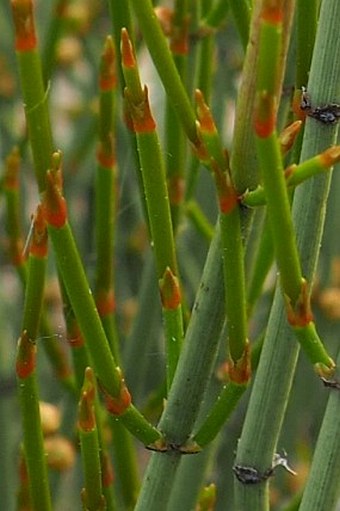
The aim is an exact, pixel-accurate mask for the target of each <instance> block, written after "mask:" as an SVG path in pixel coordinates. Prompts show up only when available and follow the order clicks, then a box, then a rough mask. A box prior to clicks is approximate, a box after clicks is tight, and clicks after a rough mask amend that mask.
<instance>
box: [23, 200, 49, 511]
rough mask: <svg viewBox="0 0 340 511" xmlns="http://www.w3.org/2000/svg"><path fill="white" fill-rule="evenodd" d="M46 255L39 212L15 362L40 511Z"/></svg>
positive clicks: (43, 504)
mask: <svg viewBox="0 0 340 511" xmlns="http://www.w3.org/2000/svg"><path fill="white" fill-rule="evenodd" d="M46 255H47V231H46V224H45V221H44V218H43V215H42V211H41V209H38V211H37V214H36V217H35V220H34V230H33V240H32V244H31V247H30V258H29V267H28V280H27V285H26V293H25V305H24V316H23V321H22V333H21V335H20V338H19V341H18V348H17V360H16V373H17V380H18V391H19V397H20V407H21V413H22V423H23V437H24V442H23V443H24V458H25V462H26V465H27V472H28V477H29V488H30V495H31V499H32V506H33V507H34V509H36V510H37V511H44V510H45V511H48V510H50V509H52V506H51V496H50V491H49V486H48V477H47V467H46V456H45V451H44V444H43V433H42V429H41V423H40V412H39V396H38V388H37V382H36V349H37V347H36V339H37V334H38V329H39V321H40V315H41V310H42V303H43V291H44V282H45V280H44V277H45V267H46Z"/></svg>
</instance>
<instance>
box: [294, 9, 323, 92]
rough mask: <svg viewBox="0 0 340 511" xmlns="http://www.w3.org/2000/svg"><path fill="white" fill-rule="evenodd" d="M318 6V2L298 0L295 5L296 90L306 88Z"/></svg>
mask: <svg viewBox="0 0 340 511" xmlns="http://www.w3.org/2000/svg"><path fill="white" fill-rule="evenodd" d="M319 6H320V2H319V0H298V2H297V3H296V22H297V23H296V25H297V45H296V87H297V88H298V89H301V87H302V86H304V87H306V86H307V83H308V75H309V70H310V63H311V60H312V55H313V48H314V42H315V35H316V29H317V24H318V13H319Z"/></svg>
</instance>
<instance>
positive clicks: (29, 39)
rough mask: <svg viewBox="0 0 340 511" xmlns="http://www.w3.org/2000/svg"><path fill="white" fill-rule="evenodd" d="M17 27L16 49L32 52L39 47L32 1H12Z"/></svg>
mask: <svg viewBox="0 0 340 511" xmlns="http://www.w3.org/2000/svg"><path fill="white" fill-rule="evenodd" d="M11 3H12V12H13V20H14V26H15V49H16V50H17V51H19V52H26V51H32V50H33V49H35V48H36V46H37V37H36V33H35V24H34V15H33V2H32V0H12V2H11Z"/></svg>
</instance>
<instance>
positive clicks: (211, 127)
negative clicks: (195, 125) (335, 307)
mask: <svg viewBox="0 0 340 511" xmlns="http://www.w3.org/2000/svg"><path fill="white" fill-rule="evenodd" d="M195 99H196V103H197V116H198V120H199V128H200V130H201V131H203V132H205V133H210V134H215V133H216V126H215V122H214V119H213V116H212V115H211V112H210V108H209V107H208V105H207V104H206V102H205V101H204V96H203V94H202V92H201V91H200V90H199V89H196V91H195Z"/></svg>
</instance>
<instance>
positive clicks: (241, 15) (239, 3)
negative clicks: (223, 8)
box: [229, 0, 251, 50]
mask: <svg viewBox="0 0 340 511" xmlns="http://www.w3.org/2000/svg"><path fill="white" fill-rule="evenodd" d="M229 5H230V9H231V11H232V13H233V16H234V19H235V23H236V27H237V30H238V31H239V34H240V37H241V42H242V46H243V49H244V50H246V48H247V44H248V39H249V27H250V18H251V2H250V1H249V0H229Z"/></svg>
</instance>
